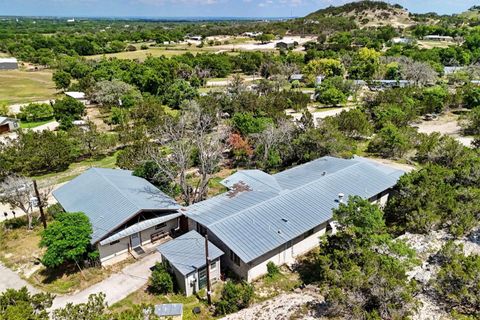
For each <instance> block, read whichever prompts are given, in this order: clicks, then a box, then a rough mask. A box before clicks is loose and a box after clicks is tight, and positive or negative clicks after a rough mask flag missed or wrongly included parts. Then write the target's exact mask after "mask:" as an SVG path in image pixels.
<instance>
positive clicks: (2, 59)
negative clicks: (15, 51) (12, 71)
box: [0, 58, 17, 63]
mask: <svg viewBox="0 0 480 320" xmlns="http://www.w3.org/2000/svg"><path fill="white" fill-rule="evenodd" d="M0 63H17V59H16V58H0Z"/></svg>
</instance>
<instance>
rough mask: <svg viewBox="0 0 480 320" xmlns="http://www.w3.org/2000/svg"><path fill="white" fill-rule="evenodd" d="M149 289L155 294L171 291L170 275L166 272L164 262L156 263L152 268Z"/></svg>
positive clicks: (171, 281)
mask: <svg viewBox="0 0 480 320" xmlns="http://www.w3.org/2000/svg"><path fill="white" fill-rule="evenodd" d="M148 286H149V289H150V291H151V292H153V293H155V294H166V293H172V292H173V279H172V275H171V274H170V273H169V272H168V270H167V268H166V266H165V264H163V263H159V262H158V263H157V264H155V267H154V268H153V270H152V274H151V275H150V279H149V284H148Z"/></svg>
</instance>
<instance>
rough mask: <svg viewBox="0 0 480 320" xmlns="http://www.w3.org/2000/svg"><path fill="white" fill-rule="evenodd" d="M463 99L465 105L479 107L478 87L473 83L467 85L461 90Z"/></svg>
mask: <svg viewBox="0 0 480 320" xmlns="http://www.w3.org/2000/svg"><path fill="white" fill-rule="evenodd" d="M462 93H463V101H464V104H465V107H467V108H468V109H473V108H475V107H480V87H479V86H475V85H467V86H465V87H464V88H463V90H462Z"/></svg>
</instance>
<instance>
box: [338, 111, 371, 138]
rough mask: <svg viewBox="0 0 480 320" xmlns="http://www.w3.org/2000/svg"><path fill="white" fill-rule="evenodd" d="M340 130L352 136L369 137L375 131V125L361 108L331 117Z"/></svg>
mask: <svg viewBox="0 0 480 320" xmlns="http://www.w3.org/2000/svg"><path fill="white" fill-rule="evenodd" d="M331 121H333V122H334V123H335V124H336V125H337V127H338V130H340V131H341V132H343V133H345V134H346V135H347V136H348V137H350V138H357V139H358V138H362V137H369V136H370V135H371V134H372V133H373V126H372V124H371V123H370V122H369V121H368V118H367V116H366V114H365V113H364V112H362V111H361V110H360V109H352V110H348V111H342V112H341V113H340V114H339V115H338V116H336V117H333V118H331Z"/></svg>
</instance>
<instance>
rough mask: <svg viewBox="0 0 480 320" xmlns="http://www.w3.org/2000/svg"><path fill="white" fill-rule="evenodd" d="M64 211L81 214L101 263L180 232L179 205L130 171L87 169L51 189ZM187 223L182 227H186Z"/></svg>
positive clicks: (142, 251) (136, 252) (149, 247)
mask: <svg viewBox="0 0 480 320" xmlns="http://www.w3.org/2000/svg"><path fill="white" fill-rule="evenodd" d="M53 196H54V197H55V199H56V200H57V201H58V202H59V203H60V205H61V206H62V207H63V208H64V209H65V211H67V212H83V213H85V214H86V215H87V216H88V218H89V219H90V222H91V224H92V227H93V234H92V240H91V243H92V245H95V246H97V248H98V251H99V253H100V261H101V262H102V264H103V265H106V264H113V263H116V262H118V261H121V260H123V259H125V258H127V257H128V256H129V255H130V254H131V255H132V256H134V257H135V258H139V257H141V256H143V255H144V254H145V253H148V252H149V251H150V250H151V251H154V250H155V247H156V246H155V247H154V246H153V245H152V244H153V243H157V245H158V243H161V241H167V240H169V239H171V237H173V236H175V235H177V234H178V233H181V232H182V231H181V230H182V214H181V213H179V212H178V209H179V208H180V206H179V205H178V204H177V203H176V202H175V200H174V199H172V198H170V197H169V196H167V195H165V194H164V193H163V192H161V191H160V190H159V189H157V187H155V186H154V185H152V184H151V183H149V182H148V181H146V180H145V179H142V178H139V177H135V176H133V175H132V172H131V171H127V170H117V169H100V168H91V169H89V170H88V171H86V172H85V173H83V174H81V175H80V176H78V177H76V178H75V179H73V180H72V181H70V182H68V183H67V184H65V185H64V186H62V187H60V188H59V189H57V190H55V191H54V192H53ZM187 229H188V225H187V221H186V220H185V221H184V222H183V231H187Z"/></svg>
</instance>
